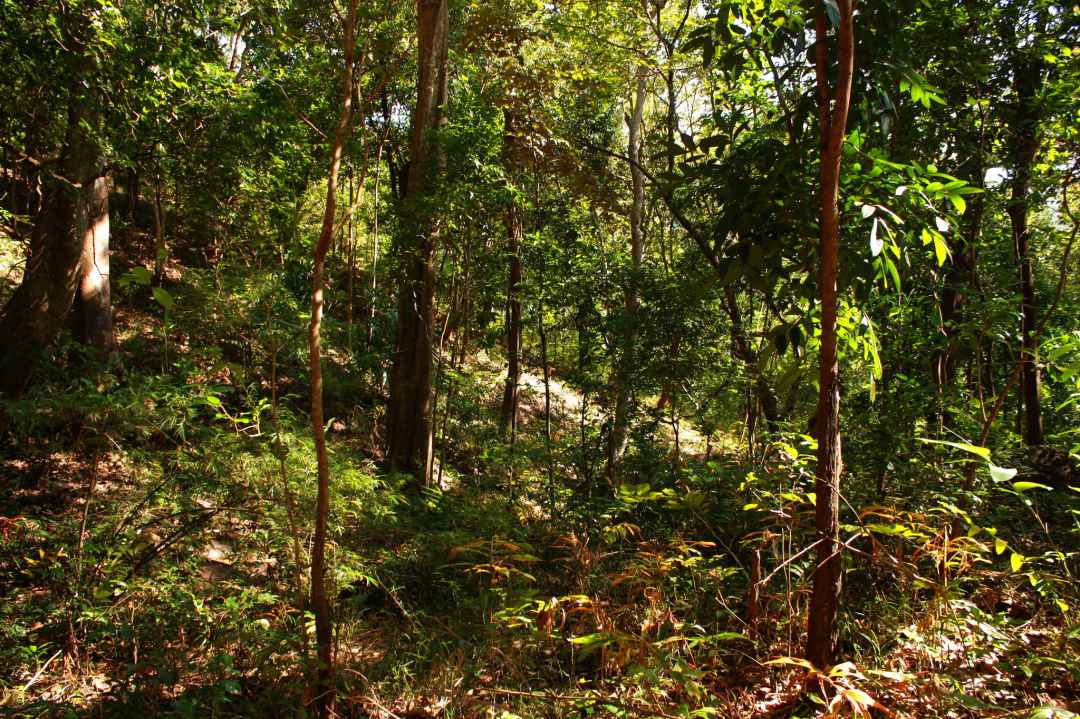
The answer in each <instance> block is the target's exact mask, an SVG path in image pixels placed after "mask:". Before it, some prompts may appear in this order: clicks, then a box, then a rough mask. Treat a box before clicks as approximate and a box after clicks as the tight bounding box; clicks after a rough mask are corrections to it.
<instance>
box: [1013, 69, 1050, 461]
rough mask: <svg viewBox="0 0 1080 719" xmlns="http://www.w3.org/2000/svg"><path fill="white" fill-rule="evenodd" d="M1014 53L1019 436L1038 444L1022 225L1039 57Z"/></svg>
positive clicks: (1030, 296) (1027, 253)
mask: <svg viewBox="0 0 1080 719" xmlns="http://www.w3.org/2000/svg"><path fill="white" fill-rule="evenodd" d="M1022 52H1023V51H1018V57H1017V58H1016V59H1015V60H1014V62H1013V84H1014V88H1015V90H1016V102H1017V105H1016V118H1015V124H1014V127H1013V128H1012V130H1013V136H1014V139H1013V147H1012V154H1013V177H1012V197H1011V199H1010V202H1009V219H1010V221H1011V224H1012V238H1013V247H1014V248H1015V251H1016V259H1017V262H1018V263H1019V265H1020V267H1019V269H1020V295H1021V301H1020V334H1021V339H1020V351H1021V358H1020V362H1021V364H1022V370H1021V374H1020V395H1021V398H1022V399H1023V402H1024V413H1023V436H1024V443H1025V444H1027V445H1039V444H1042V443H1043V423H1042V407H1041V400H1040V386H1039V385H1040V378H1039V367H1038V357H1037V353H1038V347H1037V346H1036V343H1035V326H1036V317H1035V280H1034V276H1033V272H1032V263H1031V246H1030V239H1031V231H1030V229H1029V227H1028V209H1029V204H1030V201H1029V195H1030V193H1031V168H1032V166H1033V165H1034V163H1035V155H1036V153H1037V152H1038V149H1039V138H1038V136H1037V134H1036V131H1037V129H1038V124H1039V109H1038V106H1037V104H1036V102H1037V96H1038V93H1039V91H1040V88H1041V86H1042V65H1041V63H1042V61H1041V60H1036V59H1034V58H1027V57H1023V56H1022V55H1021V53H1022Z"/></svg>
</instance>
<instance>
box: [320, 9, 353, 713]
mask: <svg viewBox="0 0 1080 719" xmlns="http://www.w3.org/2000/svg"><path fill="white" fill-rule="evenodd" d="M357 2H358V0H350V2H349V9H348V14H347V15H346V18H345V29H344V32H345V38H344V50H345V67H344V70H343V71H342V79H341V114H340V116H339V117H338V122H337V127H336V128H335V129H334V136H333V140H332V142H331V145H330V170H329V175H328V177H327V179H326V207H325V209H324V211H323V219H322V229H321V230H320V232H319V239H318V241H317V243H316V245H315V259H314V266H313V269H312V273H311V321H310V323H309V325H308V361H309V367H308V371H309V372H310V374H311V431H312V433H313V434H314V437H315V459H316V464H317V467H318V482H319V486H318V496H317V498H316V504H315V537H314V538H313V539H312V543H311V610H312V612H313V613H314V615H315V642H316V645H317V647H318V658H319V666H318V670H317V679H316V682H315V687H314V688H315V692H314V693H315V708H316V713H317V714H318V716H319V719H328V717H330V716H332V715H333V711H334V683H333V660H334V658H333V643H332V640H333V636H332V635H333V626H332V624H331V621H332V620H331V616H330V602H329V599H328V598H327V596H326V531H327V522H328V520H329V515H330V470H329V466H328V463H327V459H326V428H325V426H324V425H325V418H324V416H323V378H322V350H321V340H322V338H321V334H320V333H321V328H322V312H323V291H324V283H325V281H324V278H323V274H324V270H325V265H326V253H327V252H328V251H329V249H330V243H331V242H332V241H333V239H334V218H335V216H336V215H335V212H336V205H337V184H338V171H339V170H340V168H341V154H342V148H343V147H344V145H345V138H346V136H347V135H348V133H349V120H350V119H351V118H352V89H353V56H354V54H355V48H356V7H357Z"/></svg>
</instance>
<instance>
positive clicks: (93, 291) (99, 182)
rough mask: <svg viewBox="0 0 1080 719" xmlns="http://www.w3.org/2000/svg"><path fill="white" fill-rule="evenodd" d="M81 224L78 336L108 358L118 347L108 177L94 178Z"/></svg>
mask: <svg viewBox="0 0 1080 719" xmlns="http://www.w3.org/2000/svg"><path fill="white" fill-rule="evenodd" d="M80 205H81V207H80V210H79V211H80V214H84V215H85V216H83V217H80V218H79V221H78V226H79V227H81V228H83V230H82V236H83V243H82V244H83V251H82V257H81V258H80V259H79V291H78V294H77V295H76V303H75V308H76V313H75V314H76V319H77V322H78V334H79V339H80V340H81V341H82V342H83V343H84V344H86V345H88V346H90V347H93V348H94V349H96V350H97V351H98V352H99V353H100V355H101V359H103V360H105V361H108V359H109V357H110V355H112V353H113V350H114V349H115V346H116V340H115V338H114V336H113V316H112V299H111V288H110V285H109V180H108V178H107V177H106V176H104V175H99V176H98V177H95V178H94V179H93V180H92V181H91V182H90V185H89V187H87V188H86V191H85V193H84V201H83V202H82V203H80Z"/></svg>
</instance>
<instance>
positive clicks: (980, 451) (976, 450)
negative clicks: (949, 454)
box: [919, 437, 990, 462]
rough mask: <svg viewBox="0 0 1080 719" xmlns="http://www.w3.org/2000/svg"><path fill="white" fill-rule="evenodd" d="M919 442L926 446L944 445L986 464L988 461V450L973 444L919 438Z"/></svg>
mask: <svg viewBox="0 0 1080 719" xmlns="http://www.w3.org/2000/svg"><path fill="white" fill-rule="evenodd" d="M919 441H920V442H926V443H927V444H944V445H946V446H948V447H955V448H956V449H962V450H964V451H965V452H971V453H972V454H974V455H978V456H979V457H982V458H983V459H985V460H986V461H987V462H989V461H990V450H989V449H987V448H986V447H978V446H976V445H974V444H968V443H967V442H949V441H946V440H944V439H925V438H923V437H920V438H919Z"/></svg>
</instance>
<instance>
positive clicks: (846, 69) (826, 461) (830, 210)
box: [806, 0, 855, 668]
mask: <svg viewBox="0 0 1080 719" xmlns="http://www.w3.org/2000/svg"><path fill="white" fill-rule="evenodd" d="M853 4H854V0H838V6H839V10H840V28H839V31H838V32H837V44H838V58H837V60H838V62H837V65H838V67H837V77H836V87H835V88H834V89H830V85H829V49H828V46H827V42H828V39H827V38H828V27H829V20H828V18H827V16H826V12H825V5H824V2H821V3H819V4H818V8H817V14H816V16H815V18H814V34H815V39H816V47H815V70H816V75H817V101H818V115H819V123H820V128H821V180H820V181H821V187H820V192H821V208H820V212H821V217H820V222H821V225H820V241H821V246H820V249H819V252H820V262H821V264H820V268H819V272H820V274H819V276H818V285H819V287H818V289H819V291H820V293H821V352H820V358H819V362H820V368H819V372H820V374H819V384H820V391H819V393H818V409H817V437H818V461H817V476H816V481H815V483H814V486H815V489H816V492H817V503H816V508H815V526H816V529H817V551H816V555H817V556H816V564H815V568H814V575H813V577H814V588H813V595H812V596H811V599H810V614H809V617H808V626H807V637H806V658H807V659H808V660H809V661H810V662H811V663H813V664H814V666H816V667H819V668H824V667H828V666H831V665H832V664H833V660H834V658H835V654H836V645H837V627H836V611H837V607H838V605H839V603H840V588H841V580H842V570H843V562H842V557H841V554H840V552H841V547H840V471H841V468H842V462H841V450H840V364H839V360H838V357H837V349H836V307H837V286H836V283H837V275H838V272H839V266H840V242H839V235H840V212H839V206H838V195H839V191H840V162H841V159H842V157H843V154H842V151H843V144H844V132H845V128H846V126H847V116H848V108H849V105H850V100H851V76H852V72H853V69H854V58H855V33H854V27H853V25H854V18H853Z"/></svg>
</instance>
